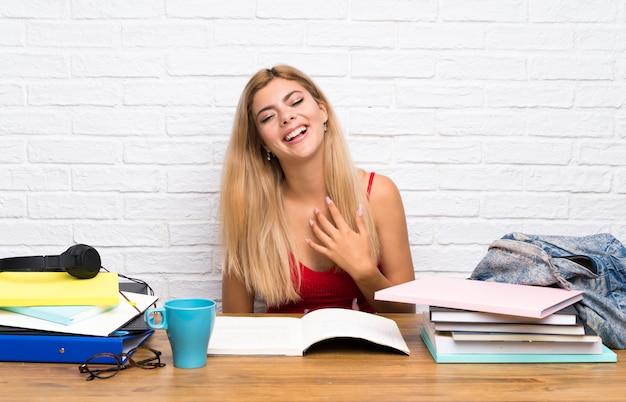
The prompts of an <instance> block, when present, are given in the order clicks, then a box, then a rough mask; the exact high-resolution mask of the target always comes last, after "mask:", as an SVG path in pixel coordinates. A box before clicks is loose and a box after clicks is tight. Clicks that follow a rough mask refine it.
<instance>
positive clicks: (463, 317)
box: [429, 306, 579, 325]
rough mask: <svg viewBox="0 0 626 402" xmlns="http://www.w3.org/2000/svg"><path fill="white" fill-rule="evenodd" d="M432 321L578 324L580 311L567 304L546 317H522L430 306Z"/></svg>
mask: <svg viewBox="0 0 626 402" xmlns="http://www.w3.org/2000/svg"><path fill="white" fill-rule="evenodd" d="M429 313H430V319H431V321H447V322H472V323H515V324H520V323H525V324H546V325H578V324H579V320H578V312H577V311H576V308H575V307H574V306H567V307H565V308H564V309H561V310H559V311H556V312H555V313H554V314H552V315H549V316H547V317H545V318H530V317H520V316H515V315H507V314H496V313H484V312H481V311H471V310H461V309H454V308H447V307H437V306H430V308H429Z"/></svg>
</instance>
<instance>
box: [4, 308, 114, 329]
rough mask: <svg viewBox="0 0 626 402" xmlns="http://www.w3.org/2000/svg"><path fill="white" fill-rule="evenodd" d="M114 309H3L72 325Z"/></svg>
mask: <svg viewBox="0 0 626 402" xmlns="http://www.w3.org/2000/svg"><path fill="white" fill-rule="evenodd" d="M113 307H116V306H29V307H2V309H3V310H8V311H11V312H14V313H17V314H22V315H27V316H29V317H33V318H39V319H41V320H46V321H50V322H55V323H57V324H63V325H72V324H76V323H77V322H80V321H83V320H86V319H87V318H91V317H94V316H96V315H98V314H102V313H104V312H105V311H109V310H111V309H112V308H113Z"/></svg>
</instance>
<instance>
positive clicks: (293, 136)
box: [285, 126, 307, 142]
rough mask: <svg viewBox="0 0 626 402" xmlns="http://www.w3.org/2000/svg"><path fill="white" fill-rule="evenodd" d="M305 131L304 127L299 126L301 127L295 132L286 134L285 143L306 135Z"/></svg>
mask: <svg viewBox="0 0 626 402" xmlns="http://www.w3.org/2000/svg"><path fill="white" fill-rule="evenodd" d="M306 130H307V128H306V126H301V127H298V128H296V129H295V130H293V131H292V132H290V133H289V134H287V136H286V137H285V141H287V142H291V141H293V140H294V139H296V138H298V137H300V136H301V135H304V133H306Z"/></svg>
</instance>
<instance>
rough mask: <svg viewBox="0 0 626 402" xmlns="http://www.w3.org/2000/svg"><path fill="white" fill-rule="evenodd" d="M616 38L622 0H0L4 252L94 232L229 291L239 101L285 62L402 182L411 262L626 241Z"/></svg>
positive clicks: (128, 267) (156, 278) (111, 248)
mask: <svg viewBox="0 0 626 402" xmlns="http://www.w3.org/2000/svg"><path fill="white" fill-rule="evenodd" d="M625 51H626V3H625V2H624V1H619V0H569V1H560V0H386V1H377V0H358V1H357V0H353V1H350V0H322V1H314V2H311V1H305V0H299V1H293V0H238V1H230V2H228V1H192V0H108V1H106V0H105V1H102V0H0V257H10V256H17V255H31V254H58V253H60V252H62V251H64V250H65V249H66V248H67V247H69V246H70V245H71V244H74V243H78V242H81V243H87V244H90V245H93V246H94V247H96V248H97V249H98V250H99V252H100V253H101V255H102V258H103V263H104V265H105V266H106V267H108V268H109V269H111V270H113V271H118V272H120V273H124V274H127V275H131V276H137V277H139V278H142V279H144V280H147V281H148V282H149V283H151V284H152V285H153V287H154V288H155V290H156V291H157V293H158V294H159V295H160V297H161V299H162V300H166V299H170V298H173V297H181V296H205V297H213V298H216V299H219V298H220V297H221V295H220V290H219V289H220V284H219V280H220V266H219V262H220V256H219V251H218V235H217V227H216V208H217V200H218V190H219V182H220V174H221V163H222V158H223V154H224V150H225V147H226V144H227V141H228V137H229V132H230V127H231V124H232V118H233V113H234V108H235V105H236V102H237V99H238V97H239V94H240V92H241V89H242V88H243V85H244V84H245V82H246V81H247V79H248V78H249V76H250V75H251V74H253V73H254V72H255V71H256V70H258V69H259V68H261V67H268V66H271V65H274V64H278V63H289V64H293V65H295V66H296V67H299V68H301V69H303V70H304V71H306V72H307V73H309V74H310V75H312V76H313V77H314V78H315V79H316V80H317V81H318V83H319V84H320V85H321V86H322V87H323V89H324V90H325V92H326V93H327V95H328V96H329V97H330V99H331V100H332V101H333V103H334V106H335V108H336V109H337V112H338V114H339V116H340V119H341V121H342V124H343V125H344V128H345V130H346V134H347V135H348V139H349V142H350V144H351V150H352V153H353V155H354V159H355V160H356V161H357V162H358V163H359V165H361V166H363V167H364V168H367V169H372V170H375V171H378V172H381V173H384V174H387V175H389V176H390V177H391V178H392V179H393V180H394V181H395V182H396V183H397V185H398V186H399V188H400V189H401V191H402V194H403V198H404V202H405V208H406V213H407V219H408V227H409V234H410V240H411V245H412V251H413V258H414V262H415V268H416V271H417V273H418V275H426V274H431V273H437V274H444V275H454V276H464V275H467V274H468V273H469V272H471V270H472V269H473V267H474V266H475V265H476V263H477V262H478V261H479V260H480V258H481V257H482V256H483V255H484V253H485V252H486V247H487V245H488V244H489V243H490V242H491V241H492V240H494V239H496V238H499V237H500V236H502V235H503V234H505V233H508V232H511V231H522V232H527V233H547V234H569V235H583V234H592V233H596V232H603V231H606V232H611V233H613V234H614V235H616V236H617V237H618V238H620V239H621V240H622V241H626V52H625Z"/></svg>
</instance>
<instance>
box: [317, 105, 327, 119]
mask: <svg viewBox="0 0 626 402" xmlns="http://www.w3.org/2000/svg"><path fill="white" fill-rule="evenodd" d="M318 105H319V108H320V111H321V112H322V116H323V117H324V118H323V119H322V120H323V121H324V123H326V122H327V121H328V110H327V109H326V105H325V104H323V103H319V104H318Z"/></svg>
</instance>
